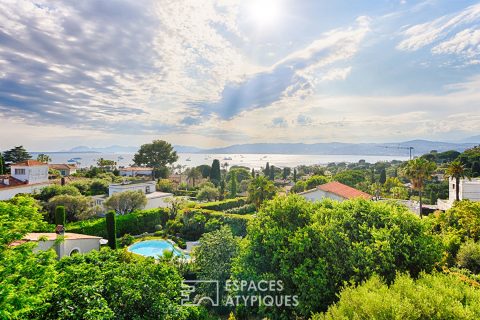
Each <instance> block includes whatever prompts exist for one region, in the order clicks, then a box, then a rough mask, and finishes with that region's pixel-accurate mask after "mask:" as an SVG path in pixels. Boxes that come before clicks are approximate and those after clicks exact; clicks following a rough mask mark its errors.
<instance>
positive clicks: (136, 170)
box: [119, 167, 153, 177]
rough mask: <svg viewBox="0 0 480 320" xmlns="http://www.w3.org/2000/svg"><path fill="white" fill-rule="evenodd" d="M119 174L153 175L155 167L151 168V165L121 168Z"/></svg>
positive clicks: (129, 175)
mask: <svg viewBox="0 0 480 320" xmlns="http://www.w3.org/2000/svg"><path fill="white" fill-rule="evenodd" d="M119 174H120V175H121V176H123V177H137V176H151V175H152V174H153V168H149V167H127V168H120V169H119Z"/></svg>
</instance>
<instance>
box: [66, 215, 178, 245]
mask: <svg viewBox="0 0 480 320" xmlns="http://www.w3.org/2000/svg"><path fill="white" fill-rule="evenodd" d="M168 212H169V211H168V209H165V208H158V209H149V210H142V211H137V212H134V213H130V214H126V215H123V216H117V234H118V236H120V237H121V236H123V235H124V234H127V233H128V234H134V235H137V234H142V233H144V232H154V231H155V226H156V225H159V224H160V225H162V226H164V225H165V224H166V223H167V220H168ZM68 230H69V232H76V233H83V234H89V235H92V236H99V237H103V238H106V236H107V233H106V227H105V220H104V219H90V220H84V221H79V222H74V223H70V224H68Z"/></svg>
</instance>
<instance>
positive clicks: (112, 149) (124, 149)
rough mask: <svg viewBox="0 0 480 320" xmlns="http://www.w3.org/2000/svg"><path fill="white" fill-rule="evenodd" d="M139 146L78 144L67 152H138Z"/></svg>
mask: <svg viewBox="0 0 480 320" xmlns="http://www.w3.org/2000/svg"><path fill="white" fill-rule="evenodd" d="M137 150H138V147H125V146H118V145H113V146H109V147H103V148H92V147H86V146H78V147H75V148H72V149H70V150H67V151H66V152H102V153H122V152H127V153H128V152H136V151H137Z"/></svg>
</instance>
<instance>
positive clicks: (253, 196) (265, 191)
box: [248, 176, 275, 209]
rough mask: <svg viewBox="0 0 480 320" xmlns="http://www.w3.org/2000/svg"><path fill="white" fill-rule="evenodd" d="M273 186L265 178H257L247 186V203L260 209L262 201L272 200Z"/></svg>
mask: <svg viewBox="0 0 480 320" xmlns="http://www.w3.org/2000/svg"><path fill="white" fill-rule="evenodd" d="M274 195H275V186H274V185H273V183H272V182H271V181H269V180H268V179H267V178H266V177H262V176H260V177H257V178H255V179H253V180H252V182H251V183H250V185H249V186H248V201H250V202H251V203H253V204H255V207H257V209H258V208H260V206H261V205H262V203H263V201H265V200H268V199H271V198H273V196H274Z"/></svg>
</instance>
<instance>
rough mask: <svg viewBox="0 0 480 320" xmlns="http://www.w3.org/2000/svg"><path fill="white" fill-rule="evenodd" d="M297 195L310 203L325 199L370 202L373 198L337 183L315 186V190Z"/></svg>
mask: <svg viewBox="0 0 480 320" xmlns="http://www.w3.org/2000/svg"><path fill="white" fill-rule="evenodd" d="M299 195H301V196H302V197H304V198H305V199H307V200H310V201H320V200H322V199H325V198H328V199H333V200H337V201H344V200H347V199H353V198H363V199H366V200H371V199H372V198H373V196H371V195H369V194H368V193H365V192H363V191H360V190H358V189H355V188H352V187H350V186H347V185H345V184H343V183H340V182H337V181H332V182H329V183H325V184H322V185H320V186H317V187H316V188H315V189H311V190H307V191H304V192H301V193H299Z"/></svg>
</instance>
